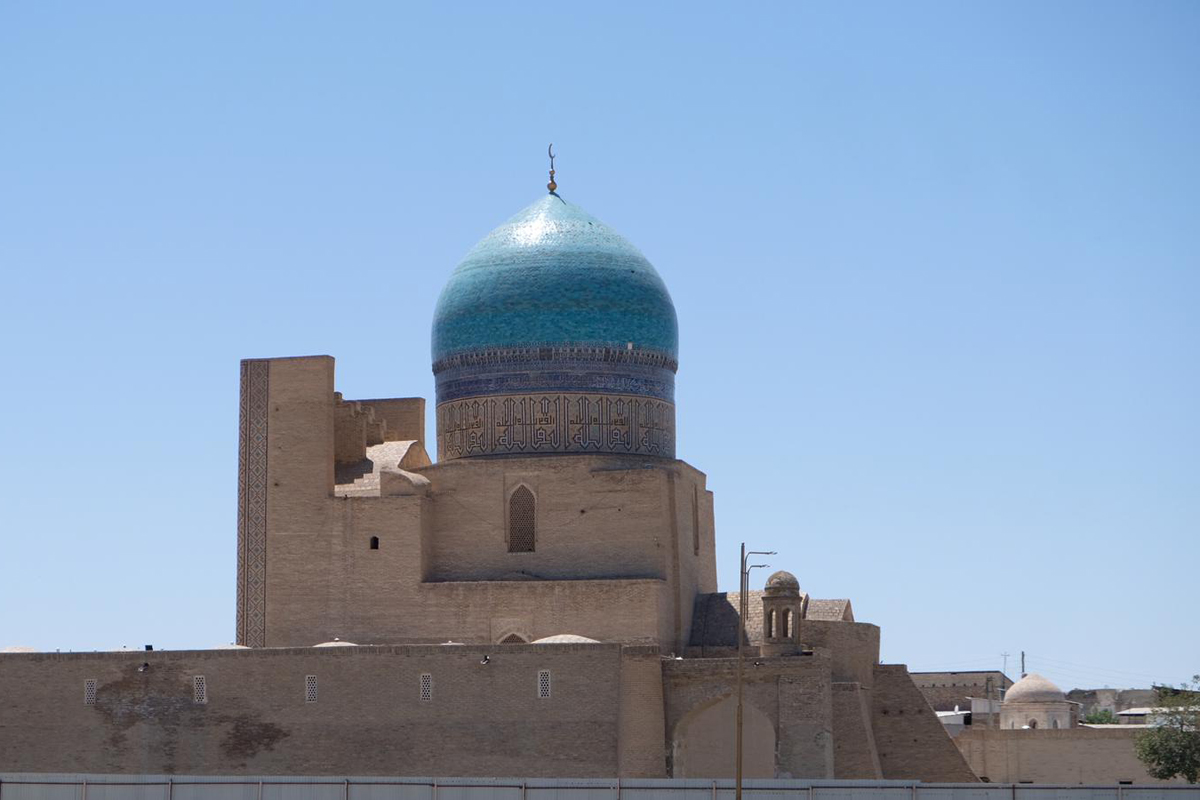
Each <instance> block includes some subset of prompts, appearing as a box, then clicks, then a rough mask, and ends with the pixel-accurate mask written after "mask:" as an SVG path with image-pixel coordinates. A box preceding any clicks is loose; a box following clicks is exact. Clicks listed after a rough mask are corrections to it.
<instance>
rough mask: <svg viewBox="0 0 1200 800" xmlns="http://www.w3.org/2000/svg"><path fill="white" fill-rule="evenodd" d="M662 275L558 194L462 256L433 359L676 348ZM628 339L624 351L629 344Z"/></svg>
mask: <svg viewBox="0 0 1200 800" xmlns="http://www.w3.org/2000/svg"><path fill="white" fill-rule="evenodd" d="M678 341H679V333H678V324H677V322H676V318H675V306H674V305H673V304H672V303H671V296H670V294H669V293H668V292H667V287H666V285H665V284H664V283H663V281H662V278H660V277H659V276H658V273H657V272H655V270H654V267H653V266H651V265H650V262H649V261H647V260H646V258H645V256H643V255H642V254H641V253H640V252H638V249H637V248H636V247H634V246H633V245H632V244H630V243H629V242H628V241H627V240H626V239H625V238H624V237H622V236H621V235H620V234H618V233H617V232H616V231H614V230H613V229H612V228H610V227H608V226H607V225H605V224H604V223H603V222H600V221H599V220H598V219H596V218H595V217H593V216H591V215H590V214H588V213H587V212H586V211H584V210H583V209H581V208H579V206H576V205H574V204H572V203H568V202H567V201H566V200H563V199H562V198H561V197H559V196H558V195H556V194H549V195H546V196H545V197H542V198H540V199H539V200H537V201H536V202H534V203H532V204H531V205H529V206H528V207H527V208H525V209H524V210H523V211H521V212H520V213H518V214H517V215H516V216H514V217H512V218H511V219H510V220H508V221H507V222H505V223H504V224H503V225H501V226H500V227H498V228H496V229H495V230H493V231H492V232H491V233H489V234H488V235H487V236H486V237H484V239H483V240H482V241H481V242H479V244H477V245H475V247H474V248H473V249H472V250H471V251H470V252H469V253H467V256H466V258H464V259H463V261H462V263H460V264H459V265H458V267H457V268H456V269H455V270H454V273H453V274H452V275H451V276H450V281H449V282H448V283H447V284H446V287H445V288H444V289H443V290H442V294H441V297H440V298H439V299H438V303H437V309H436V310H435V311H434V316H433V342H432V349H433V360H434V363H435V365H436V364H437V363H438V362H441V361H442V360H443V359H445V358H447V357H450V356H454V355H458V354H462V353H470V352H479V351H493V350H497V349H506V348H513V347H527V346H533V345H540V346H544V345H580V346H594V347H604V348H614V349H636V350H638V351H641V352H656V353H660V354H662V355H663V356H666V357H667V358H669V359H670V360H672V361H674V360H676V359H677V358H678V350H679V344H678ZM631 344H632V347H630V345H631Z"/></svg>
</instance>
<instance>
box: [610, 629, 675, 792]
mask: <svg viewBox="0 0 1200 800" xmlns="http://www.w3.org/2000/svg"><path fill="white" fill-rule="evenodd" d="M663 724H664V723H663V679H662V657H661V656H660V655H659V650H658V648H657V647H642V648H638V647H627V648H625V650H624V658H623V659H622V661H621V716H620V725H619V728H618V734H619V741H620V748H621V749H620V754H619V758H620V762H619V765H620V772H621V775H622V776H626V777H630V778H664V777H666V775H667V772H666V769H667V760H666V751H665V746H664V744H663Z"/></svg>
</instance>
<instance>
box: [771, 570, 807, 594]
mask: <svg viewBox="0 0 1200 800" xmlns="http://www.w3.org/2000/svg"><path fill="white" fill-rule="evenodd" d="M763 589H764V590H765V591H766V592H767V593H768V594H784V593H787V594H799V592H800V581H798V580H796V576H795V575H793V574H792V573H790V572H788V571H787V570H782V569H781V570H779V571H778V572H773V573H771V577H769V578H767V582H766V584H764V586H763Z"/></svg>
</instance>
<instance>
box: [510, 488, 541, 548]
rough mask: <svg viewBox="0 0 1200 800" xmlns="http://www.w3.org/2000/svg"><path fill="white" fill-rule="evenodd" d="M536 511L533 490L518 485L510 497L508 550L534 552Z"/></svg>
mask: <svg viewBox="0 0 1200 800" xmlns="http://www.w3.org/2000/svg"><path fill="white" fill-rule="evenodd" d="M534 511H535V509H534V500H533V492H531V491H529V489H528V488H527V487H525V486H520V487H518V488H517V490H516V491H515V492H513V493H512V497H510V498H509V499H508V552H510V553H532V552H533V542H534V533H535V531H534V528H535V525H534V517H535V513H534Z"/></svg>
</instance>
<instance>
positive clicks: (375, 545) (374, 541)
mask: <svg viewBox="0 0 1200 800" xmlns="http://www.w3.org/2000/svg"><path fill="white" fill-rule="evenodd" d="M371 549H372V550H378V549H379V537H378V536H372V537H371Z"/></svg>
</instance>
